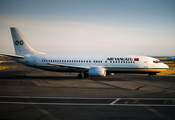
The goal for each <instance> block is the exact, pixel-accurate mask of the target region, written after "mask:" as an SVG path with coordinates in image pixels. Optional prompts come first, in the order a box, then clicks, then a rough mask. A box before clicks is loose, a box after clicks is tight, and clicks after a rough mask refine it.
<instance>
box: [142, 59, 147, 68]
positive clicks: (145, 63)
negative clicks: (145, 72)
mask: <svg viewBox="0 0 175 120" xmlns="http://www.w3.org/2000/svg"><path fill="white" fill-rule="evenodd" d="M143 67H144V68H147V67H148V59H147V58H145V59H144V63H143Z"/></svg>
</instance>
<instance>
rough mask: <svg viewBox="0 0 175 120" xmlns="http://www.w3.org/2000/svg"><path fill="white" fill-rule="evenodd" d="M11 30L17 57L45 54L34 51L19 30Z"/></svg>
mask: <svg viewBox="0 0 175 120" xmlns="http://www.w3.org/2000/svg"><path fill="white" fill-rule="evenodd" d="M10 29H11V34H12V38H13V44H14V48H15V53H16V55H31V54H45V53H43V52H40V51H37V50H35V49H33V48H32V47H31V46H30V45H29V44H28V42H27V41H26V40H25V38H24V37H23V35H22V34H21V33H20V32H19V30H18V29H17V28H15V27H11V28H10Z"/></svg>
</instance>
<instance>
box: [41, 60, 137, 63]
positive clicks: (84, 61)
mask: <svg viewBox="0 0 175 120" xmlns="http://www.w3.org/2000/svg"><path fill="white" fill-rule="evenodd" d="M42 62H79V63H80V62H81V63H91V60H42ZM93 63H102V61H96V60H94V61H93ZM105 63H108V61H105ZM110 63H135V61H110Z"/></svg>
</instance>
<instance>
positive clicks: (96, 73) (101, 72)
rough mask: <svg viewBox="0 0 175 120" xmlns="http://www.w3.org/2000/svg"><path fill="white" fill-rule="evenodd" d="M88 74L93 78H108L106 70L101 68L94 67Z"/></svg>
mask: <svg viewBox="0 0 175 120" xmlns="http://www.w3.org/2000/svg"><path fill="white" fill-rule="evenodd" d="M88 74H89V76H91V77H92V76H93V77H104V76H106V70H105V68H101V67H93V68H90V69H89V71H88Z"/></svg>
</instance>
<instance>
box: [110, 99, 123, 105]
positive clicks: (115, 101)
mask: <svg viewBox="0 0 175 120" xmlns="http://www.w3.org/2000/svg"><path fill="white" fill-rule="evenodd" d="M120 99H121V98H117V99H116V100H114V101H113V102H112V103H110V105H114V104H115V103H117V102H118V101H119V100H120Z"/></svg>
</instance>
